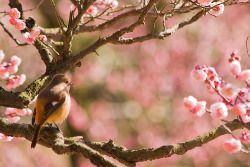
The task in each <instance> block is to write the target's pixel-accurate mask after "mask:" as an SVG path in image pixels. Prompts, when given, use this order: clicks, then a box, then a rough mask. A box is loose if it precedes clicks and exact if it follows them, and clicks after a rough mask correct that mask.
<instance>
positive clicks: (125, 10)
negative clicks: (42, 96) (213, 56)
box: [0, 0, 250, 166]
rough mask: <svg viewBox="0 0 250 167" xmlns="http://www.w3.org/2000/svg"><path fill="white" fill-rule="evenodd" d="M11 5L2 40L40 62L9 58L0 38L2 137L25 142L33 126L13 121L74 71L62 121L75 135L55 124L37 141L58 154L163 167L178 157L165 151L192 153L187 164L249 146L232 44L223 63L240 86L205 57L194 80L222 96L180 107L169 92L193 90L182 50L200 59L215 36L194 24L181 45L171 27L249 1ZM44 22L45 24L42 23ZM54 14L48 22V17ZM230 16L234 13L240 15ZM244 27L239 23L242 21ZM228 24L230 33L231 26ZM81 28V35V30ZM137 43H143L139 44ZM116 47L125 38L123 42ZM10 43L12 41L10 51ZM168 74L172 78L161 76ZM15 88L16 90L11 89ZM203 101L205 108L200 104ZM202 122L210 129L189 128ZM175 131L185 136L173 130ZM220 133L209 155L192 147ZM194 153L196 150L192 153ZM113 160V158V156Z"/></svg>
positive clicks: (248, 79) (89, 0) (96, 0)
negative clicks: (54, 78)
mask: <svg viewBox="0 0 250 167" xmlns="http://www.w3.org/2000/svg"><path fill="white" fill-rule="evenodd" d="M8 2H9V4H8V5H9V7H8V6H7V1H6V2H0V4H1V5H2V6H3V7H4V8H0V25H1V27H2V29H3V30H4V33H5V35H8V38H9V41H8V42H10V43H11V42H12V45H9V46H8V47H9V48H11V47H12V50H16V49H23V50H25V51H24V52H22V53H24V54H25V55H26V54H27V55H29V56H30V54H29V53H28V52H34V53H36V54H39V55H40V59H39V65H37V66H36V65H35V63H33V62H32V61H33V58H32V57H31V56H30V57H28V58H26V59H25V58H24V57H25V56H24V55H23V56H22V55H21V54H20V55H19V54H18V52H17V54H18V56H12V57H11V58H10V59H9V62H8V63H7V61H6V62H3V60H4V58H5V54H4V53H7V54H6V55H8V54H9V50H8V49H4V47H3V46H4V45H3V44H1V43H0V44H1V45H0V47H1V48H0V49H3V50H4V51H2V50H1V51H0V78H1V83H3V84H2V85H1V86H2V87H1V88H0V105H1V106H4V107H7V108H5V109H4V110H5V111H4V114H2V116H1V118H4V119H1V120H0V139H1V140H3V141H11V140H12V139H13V137H23V138H26V139H27V140H31V138H32V134H33V133H34V127H33V126H32V125H31V124H29V123H26V124H23V123H18V122H19V121H20V118H21V117H22V116H26V115H30V114H31V113H32V111H31V109H29V107H30V108H32V103H33V102H34V101H35V97H36V96H37V95H38V93H39V92H40V90H41V89H42V88H43V87H45V86H46V85H47V84H48V82H49V80H50V76H51V75H53V74H56V73H66V72H71V78H72V80H73V82H75V86H74V87H73V89H72V92H71V93H72V108H71V114H70V115H69V119H68V120H69V121H68V123H69V129H70V132H68V133H69V135H70V136H75V135H80V137H79V136H78V137H69V138H68V137H64V136H63V135H62V134H61V133H58V132H57V130H55V129H54V128H51V127H49V126H46V127H45V128H44V129H43V132H42V136H41V139H40V140H39V141H38V143H39V144H41V145H43V146H46V147H49V148H52V149H53V151H54V152H56V153H57V154H66V153H67V154H80V155H83V156H84V157H85V158H87V159H89V160H90V162H91V163H92V164H93V165H96V166H118V165H119V163H121V164H124V165H125V166H140V165H142V164H141V162H144V161H149V160H155V163H154V161H153V162H149V163H148V164H147V165H148V166H166V165H165V163H166V162H165V161H164V162H162V161H161V160H158V159H160V158H164V160H165V159H167V160H168V159H170V160H169V161H167V163H168V165H169V163H171V159H173V160H172V161H177V160H178V158H175V157H174V158H172V157H173V156H172V155H174V154H177V155H183V154H184V153H186V152H187V151H190V152H192V154H191V155H190V157H193V159H194V161H200V162H201V161H205V160H204V159H206V160H209V159H212V157H213V156H216V151H215V149H213V148H215V147H220V148H224V150H226V151H227V152H229V153H236V152H238V153H237V154H239V151H243V152H247V153H249V147H248V144H249V141H250V135H249V133H248V132H247V130H248V131H249V126H250V124H249V122H250V115H249V112H250V109H249V108H250V106H249V103H250V99H249V98H250V92H249V84H250V69H247V68H242V67H241V66H242V65H241V59H243V56H242V58H241V57H240V56H239V55H240V54H239V53H238V52H237V51H236V50H235V51H233V52H232V53H231V55H230V58H229V63H228V66H227V68H226V69H227V70H228V71H230V73H231V74H232V76H233V77H234V79H236V80H238V81H240V82H241V83H244V84H245V85H244V86H238V85H237V86H234V85H235V84H233V83H231V82H226V81H225V80H223V79H222V78H224V77H225V76H220V75H219V74H218V73H220V70H217V68H216V67H210V63H209V62H204V63H206V64H207V65H203V66H195V69H194V70H192V71H191V70H190V69H189V70H190V71H191V78H193V79H194V80H196V81H202V82H204V84H205V87H206V89H207V91H208V92H209V93H210V94H211V96H217V97H218V98H219V99H216V100H212V101H211V100H208V98H207V97H205V96H199V97H197V98H196V97H194V96H188V97H186V98H184V100H183V103H184V105H183V103H180V101H182V100H179V102H178V100H173V97H172V96H177V94H178V92H180V91H181V90H185V91H187V89H189V88H190V87H191V86H190V84H188V81H187V80H186V79H187V78H189V77H187V76H185V77H183V73H184V72H183V71H185V72H186V71H187V70H186V69H185V68H184V66H185V65H187V62H185V60H189V61H190V59H192V58H191V57H192V56H190V55H189V56H187V57H185V55H188V54H189V52H190V53H194V56H193V57H194V58H195V54H199V55H200V57H203V56H201V55H205V54H208V51H206V49H205V47H206V46H207V43H206V42H207V40H208V39H209V38H212V37H213V36H216V35H217V34H216V32H217V31H216V30H217V29H219V25H217V27H216V28H215V29H213V26H211V25H209V24H208V25H206V26H207V27H206V26H205V27H202V28H201V29H198V30H196V32H195V34H199V33H200V34H203V35H200V36H198V35H196V36H195V37H190V41H196V40H197V41H200V43H199V44H197V45H196V46H193V47H190V48H189V47H187V46H188V43H191V42H190V41H187V40H186V39H187V38H188V37H187V36H188V35H187V34H185V33H183V34H182V35H181V36H180V37H178V35H177V32H179V30H180V29H181V28H184V27H185V28H187V27H188V26H189V25H190V26H191V24H193V23H197V22H199V21H201V20H202V18H203V16H205V18H204V19H206V18H207V17H213V18H212V19H214V20H216V19H217V18H216V17H217V16H218V17H221V16H222V15H224V14H223V13H224V12H226V11H227V8H236V7H235V6H236V5H242V6H243V7H244V6H246V8H247V5H249V2H248V1H245V0H244V1H238V0H226V1H223V0H219V1H215V0H198V1H192V0H173V1H172V0H171V1H167V0H138V1H122V0H119V1H118V0H70V1H66V0H61V1H59V2H57V3H55V2H54V0H49V1H44V0H40V1H39V3H38V4H36V5H34V4H33V2H30V1H21V2H20V1H19V0H9V1H8ZM29 8H30V9H29ZM24 9H27V10H24ZM48 9H49V10H48ZM246 11H247V10H246ZM30 12H33V13H32V14H31V13H30ZM238 12H244V10H242V11H238ZM39 13H42V14H41V17H38V16H39ZM37 14H38V16H37ZM244 14H245V15H247V12H245V13H243V14H242V15H244ZM48 15H49V16H48ZM225 15H226V14H225ZM227 15H230V13H227ZM248 16H249V14H248ZM41 18H42V19H41ZM246 18H247V17H246ZM248 18H249V17H248ZM43 19H44V20H46V21H44V22H45V23H46V24H45V25H46V26H49V28H46V26H42V24H40V23H41V22H43ZM52 19H53V21H51V22H53V23H51V24H50V23H49V21H50V20H52ZM236 19H237V20H240V17H238V18H236ZM230 22H231V21H230ZM245 22H247V20H246V21H245ZM207 23H209V22H207ZM241 25H243V26H240V27H241V28H242V30H243V29H244V24H243V23H241ZM225 27H226V26H225ZM246 27H247V26H246ZM228 29H230V28H228ZM246 29H247V28H246ZM208 30H210V31H211V32H213V33H210V35H207V36H206V32H205V31H208ZM225 31H226V30H225ZM230 31H232V32H234V30H233V28H232V30H230ZM237 32H239V31H237ZM0 33H1V32H0ZM230 33H231V32H230ZM20 34H21V35H20ZM85 34H88V35H87V36H84V35H85ZM175 35H176V36H175ZM219 35H221V38H218V36H217V37H215V38H216V40H215V41H216V42H218V43H220V45H223V46H222V49H221V50H223V52H222V51H221V54H224V55H226V54H227V53H226V52H225V53H224V51H225V48H226V49H227V50H230V51H232V49H233V48H231V47H232V46H227V43H226V42H224V41H225V40H227V39H226V38H223V35H222V33H221V34H219ZM83 36H84V37H85V38H82V37H83ZM236 36H237V37H238V34H237V35H236ZM167 37H170V38H172V39H171V40H170V41H171V42H170V43H168V45H167V46H166V44H164V45H161V44H160V43H156V42H155V40H153V39H166V40H165V41H167V40H168V38H167ZM194 38H195V39H194ZM196 38H197V39H196ZM199 38H201V39H199ZM244 38H246V37H244ZM10 40H12V41H10ZM152 40H153V41H154V42H152ZM220 40H224V41H223V42H221V41H220ZM13 41H14V44H13ZM20 41H22V42H20ZM142 42H143V44H141V45H140V46H139V45H138V44H136V43H142ZM149 42H150V43H149ZM144 43H145V44H144ZM110 44H113V45H112V47H114V50H117V52H119V54H117V55H115V54H114V53H113V51H110V50H109V49H107V48H108V47H110ZM130 44H134V45H135V46H137V47H138V48H139V49H137V50H136V51H134V50H133V49H132V48H129V46H124V45H130ZM231 44H232V43H231ZM114 45H122V46H123V47H122V48H125V49H124V50H122V49H121V47H118V48H116V47H115V46H114ZM15 46H18V47H17V48H16V49H13V48H14V47H15ZM27 47H28V48H29V51H27V49H26V48H27ZM104 47H107V48H106V49H107V50H108V51H107V50H105V49H103V48H104ZM30 48H31V49H30ZM128 48H129V49H128ZM228 48H230V49H228ZM32 49H34V50H33V51H32ZM35 49H36V50H35ZM193 50H196V51H197V52H196V53H195V52H193ZM246 50H247V52H248V49H246ZM128 51H129V52H128ZM201 51H202V52H201ZM125 53H127V54H125ZM10 55H11V54H10ZM87 55H89V56H87ZM93 55H98V58H96V60H97V61H96V60H94V59H91V57H95V56H93ZM105 55H109V56H108V57H105ZM114 55H115V56H114ZM150 55H151V56H150ZM169 55H171V56H169ZM86 56H87V57H86ZM22 57H23V58H22ZM204 57H205V56H204ZM224 57H226V56H224ZM245 57H247V56H245ZM21 59H22V62H23V63H27V62H31V63H30V64H31V65H29V66H30V67H29V70H28V72H27V71H26V73H25V74H21V75H14V74H15V73H18V72H19V71H18V69H19V67H20V66H22V64H23V63H22V64H21ZM204 59H205V58H204ZM101 60H102V63H100V61H101ZM81 61H83V62H82V63H81ZM192 61H193V60H191V62H192ZM41 62H43V64H42V65H41ZM176 62H179V64H177V63H176ZM175 63H176V64H175ZM211 64H212V63H211ZM40 66H44V68H43V69H41V71H43V72H42V74H40V75H41V76H40V77H39V78H36V79H34V78H33V79H30V84H29V85H28V84H27V83H25V81H26V76H27V77H29V78H32V77H30V76H31V75H32V72H33V71H36V69H37V68H39V67H40ZM211 66H212V65H211ZM223 66H224V65H223ZM225 66H226V65H225ZM31 67H32V70H31ZM184 69H185V70H184ZM171 71H172V72H171ZM217 71H218V73H217ZM166 73H168V74H169V75H167V76H166ZM171 73H172V74H173V75H172V76H171V75H170V74H171ZM171 79H172V81H171ZM26 82H29V81H26ZM171 82H172V83H171ZM16 88H17V91H15V92H13V91H12V90H14V89H16ZM187 92H188V91H187ZM100 96H101V97H103V98H100ZM182 98H183V96H182ZM197 99H203V100H202V101H199V100H197ZM170 101H173V102H172V103H173V104H171V103H170ZM180 104H181V105H180ZM208 104H209V106H210V107H209V109H208V108H207V107H206V106H208ZM170 106H172V107H170ZM179 106H185V107H186V109H187V110H189V111H190V112H191V114H190V115H194V116H195V117H199V118H198V119H195V118H194V119H195V121H190V120H191V119H188V118H190V115H187V114H186V113H187V112H185V109H184V108H181V109H179ZM171 110H173V112H171ZM180 110H181V113H180V112H179V111H180ZM206 113H208V114H206ZM174 115H175V116H174ZM207 115H211V117H207V120H208V121H210V122H212V121H214V122H216V123H219V124H220V126H217V127H216V128H214V127H210V126H206V123H204V122H202V121H201V122H202V123H201V122H200V125H199V119H200V120H202V119H204V117H206V116H207ZM188 122H189V124H191V123H190V122H192V123H197V126H196V128H194V129H192V130H190V128H189V126H188ZM216 123H215V124H216ZM167 124H169V125H171V128H170V127H168V126H167ZM211 124H212V123H211ZM172 125H173V126H174V125H175V128H173V127H172ZM186 125H187V126H186ZM201 126H204V127H208V128H207V129H206V131H203V132H200V133H197V134H196V133H195V132H198V131H199V130H198V127H201ZM180 129H181V131H183V134H180V132H179V130H180ZM239 129H243V130H242V132H241V133H240V135H238V136H237V135H236V134H235V132H234V131H235V130H239ZM171 130H172V131H171ZM205 132H206V133H205ZM225 134H229V135H230V136H231V139H227V140H226V139H224V140H223V142H221V143H219V142H217V143H216V144H213V145H212V144H211V145H209V147H210V150H212V152H213V153H211V151H210V152H209V153H207V152H205V151H204V150H203V151H201V150H199V148H198V147H200V146H202V145H204V144H206V143H208V142H210V143H213V142H214V141H217V139H216V138H218V137H220V136H223V135H225ZM182 135H183V136H187V138H183V140H184V141H185V142H183V140H180V139H182V137H181V136H182ZM197 135H200V136H197ZM83 136H84V137H83ZM194 136H197V137H194ZM190 138H192V139H190ZM187 139H189V140H187ZM92 140H109V141H108V142H92ZM114 141H115V142H114ZM116 143H117V144H116ZM176 143H178V144H176ZM218 143H219V144H220V145H218ZM142 146H143V148H142ZM203 147H204V146H203ZM203 147H202V148H203ZM209 147H208V149H209ZM128 148H129V149H128ZM202 148H201V149H202ZM196 150H198V151H197V152H195V151H196ZM190 152H188V153H190ZM107 156H108V157H110V158H113V159H109V158H107ZM170 156H172V157H171V158H170ZM198 157H199V158H198ZM80 160H81V158H77V160H76V162H75V163H76V164H78V165H79V166H80V165H82V166H90V164H89V162H86V161H82V160H81V161H80ZM114 160H117V161H115V162H113V161H114ZM38 161H39V160H38ZM86 163H87V164H86ZM150 163H152V164H150ZM142 166H146V165H145V164H143V165H142Z"/></svg>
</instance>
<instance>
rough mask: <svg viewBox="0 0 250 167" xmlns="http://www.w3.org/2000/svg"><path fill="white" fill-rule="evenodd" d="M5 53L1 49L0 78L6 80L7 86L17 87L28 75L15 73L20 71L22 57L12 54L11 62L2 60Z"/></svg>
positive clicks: (8, 87) (9, 87)
mask: <svg viewBox="0 0 250 167" xmlns="http://www.w3.org/2000/svg"><path fill="white" fill-rule="evenodd" d="M4 57H5V54H4V53H3V51H2V50H0V79H3V80H5V81H6V83H5V88H7V89H11V88H16V87H18V86H20V85H22V84H23V83H24V81H25V80H26V75H25V74H22V75H13V74H14V73H16V72H17V71H18V66H19V65H20V63H21V59H20V58H19V57H17V56H12V57H11V58H10V60H9V63H7V62H2V61H3V59H4Z"/></svg>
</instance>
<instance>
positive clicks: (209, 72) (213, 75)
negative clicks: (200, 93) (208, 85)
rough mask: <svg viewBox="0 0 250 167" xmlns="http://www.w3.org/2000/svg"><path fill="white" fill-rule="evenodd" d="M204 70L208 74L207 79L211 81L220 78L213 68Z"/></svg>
mask: <svg viewBox="0 0 250 167" xmlns="http://www.w3.org/2000/svg"><path fill="white" fill-rule="evenodd" d="M203 70H204V72H206V73H207V78H209V79H210V78H214V77H216V76H218V74H217V72H216V70H215V69H214V68H213V67H204V68H203Z"/></svg>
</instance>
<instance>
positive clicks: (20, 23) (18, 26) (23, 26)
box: [15, 19, 26, 30]
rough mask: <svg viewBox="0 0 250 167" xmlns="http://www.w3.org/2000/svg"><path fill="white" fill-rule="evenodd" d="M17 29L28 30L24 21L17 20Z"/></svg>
mask: <svg viewBox="0 0 250 167" xmlns="http://www.w3.org/2000/svg"><path fill="white" fill-rule="evenodd" d="M15 28H16V29H17V30H23V29H25V28H26V24H25V22H24V21H23V20H19V19H17V20H16V24H15Z"/></svg>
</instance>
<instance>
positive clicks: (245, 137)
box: [239, 132, 250, 143]
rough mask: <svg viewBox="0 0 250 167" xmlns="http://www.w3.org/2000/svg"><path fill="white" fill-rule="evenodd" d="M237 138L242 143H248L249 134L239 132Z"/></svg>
mask: <svg viewBox="0 0 250 167" xmlns="http://www.w3.org/2000/svg"><path fill="white" fill-rule="evenodd" d="M239 139H240V141H241V142H242V143H249V142H250V134H249V133H247V132H244V133H241V134H240V136H239Z"/></svg>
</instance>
